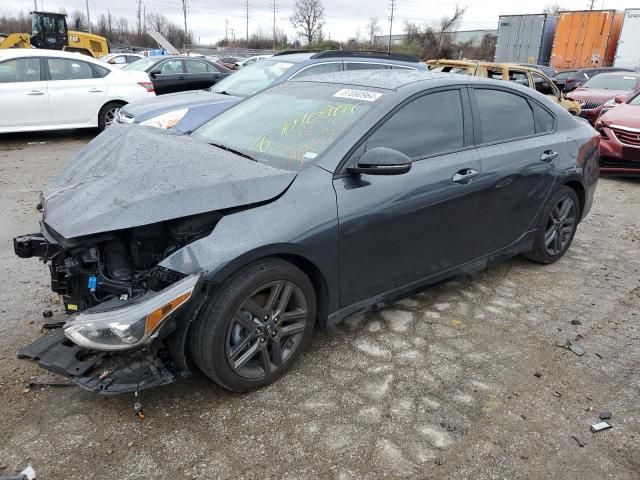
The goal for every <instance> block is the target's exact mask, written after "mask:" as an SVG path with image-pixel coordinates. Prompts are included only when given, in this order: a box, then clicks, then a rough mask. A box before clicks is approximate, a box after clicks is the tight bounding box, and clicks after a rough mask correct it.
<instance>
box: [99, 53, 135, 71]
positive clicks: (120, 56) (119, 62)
mask: <svg viewBox="0 0 640 480" xmlns="http://www.w3.org/2000/svg"><path fill="white" fill-rule="evenodd" d="M141 58H144V57H143V56H142V55H138V54H137V53H108V54H106V55H103V56H102V57H100V58H99V60H100V61H101V62H104V63H108V64H109V65H111V66H113V67H115V68H122V67H124V66H126V65H129V64H130V63H133V62H136V61H138V60H140V59H141Z"/></svg>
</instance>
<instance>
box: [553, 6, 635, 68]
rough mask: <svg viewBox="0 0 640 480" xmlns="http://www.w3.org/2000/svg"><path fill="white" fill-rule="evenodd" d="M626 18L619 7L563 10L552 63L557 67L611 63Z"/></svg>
mask: <svg viewBox="0 0 640 480" xmlns="http://www.w3.org/2000/svg"><path fill="white" fill-rule="evenodd" d="M623 20H624V13H623V12H618V11H616V10H587V11H581V12H560V13H559V18H558V28H557V29H556V38H555V40H554V42H553V49H552V50H551V65H552V66H553V67H554V68H556V69H557V70H562V69H566V68H588V67H610V66H612V65H613V59H614V57H615V54H616V48H617V46H618V40H619V39H620V30H621V29H622V21H623Z"/></svg>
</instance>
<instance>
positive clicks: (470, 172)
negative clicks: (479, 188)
mask: <svg viewBox="0 0 640 480" xmlns="http://www.w3.org/2000/svg"><path fill="white" fill-rule="evenodd" d="M478 175H480V172H479V171H478V170H474V169H473V168H463V169H462V170H460V171H458V172H456V174H455V175H454V176H453V177H452V178H451V181H452V182H455V183H461V184H463V185H466V184H467V183H469V182H470V181H471V180H473V179H474V178H476V177H477V176H478Z"/></svg>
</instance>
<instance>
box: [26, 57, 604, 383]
mask: <svg viewBox="0 0 640 480" xmlns="http://www.w3.org/2000/svg"><path fill="white" fill-rule="evenodd" d="M266 61H267V60H264V61H263V62H266ZM259 63H262V62H259ZM248 68H250V67H248ZM241 72H242V70H241ZM472 105H473V108H472ZM434 112H435V113H436V114H434ZM599 140H600V135H598V133H597V132H596V131H595V130H593V128H591V127H590V126H589V125H588V124H587V123H586V122H582V121H578V120H577V119H575V118H574V117H572V116H571V115H569V114H568V113H567V112H566V110H564V109H563V108H561V107H560V106H558V105H557V104H556V103H554V102H552V101H550V100H549V99H548V98H546V97H545V96H543V95H540V94H539V93H537V92H534V91H532V90H531V89H529V88H526V87H522V86H519V85H515V84H513V83H508V82H498V81H492V80H485V79H478V78H470V77H467V76H462V75H440V74H429V73H424V72H405V71H403V72H399V71H384V72H381V71H376V72H374V71H367V72H362V71H351V72H340V73H333V74H327V75H319V76H316V77H311V76H309V77H303V78H301V79H296V80H295V81H291V82H286V83H284V84H280V85H275V86H273V87H271V88H269V89H268V90H265V91H263V92H261V93H258V94H256V95H254V96H252V97H250V98H247V99H246V100H245V101H243V102H242V103H240V104H238V105H236V106H235V107H233V108H231V109H229V110H227V111H225V112H223V113H221V114H220V115H219V116H217V117H216V118H214V119H212V120H210V121H209V122H207V123H206V124H204V125H203V126H202V127H201V128H199V129H198V130H196V131H195V132H193V133H192V134H191V135H184V134H180V133H177V132H173V131H168V130H161V129H155V128H144V127H140V126H131V125H124V126H121V125H118V126H117V127H112V128H110V129H108V130H107V131H106V132H105V133H104V134H102V135H100V136H99V137H98V138H96V139H95V140H94V141H93V142H92V143H91V144H89V145H88V146H87V147H85V148H84V149H83V150H82V151H81V152H80V154H79V155H78V156H77V157H76V158H75V160H73V161H72V162H71V164H70V165H69V166H68V167H67V168H66V169H64V170H63V171H62V172H61V173H60V174H59V176H58V177H57V178H56V179H55V180H54V182H53V184H52V185H51V186H50V187H49V188H48V189H47V190H46V191H45V192H44V193H43V195H42V205H43V210H44V212H45V215H44V218H43V220H42V222H41V223H40V226H41V227H40V228H41V231H40V232H39V233H35V234H32V235H27V236H22V237H17V238H15V239H14V249H15V252H16V254H17V255H18V256H20V257H23V258H26V257H44V258H45V259H46V260H47V261H48V262H49V264H50V267H51V277H52V278H51V280H52V288H53V290H54V291H56V292H58V293H59V294H61V295H62V300H63V305H65V307H66V309H67V311H68V312H70V313H72V314H73V315H72V316H71V317H69V319H68V321H67V322H66V324H65V326H64V328H61V329H59V330H57V331H56V332H52V333H50V334H49V335H47V336H46V337H45V339H46V340H42V339H41V340H37V341H36V342H34V343H32V344H31V345H29V346H27V347H25V348H24V349H22V350H21V352H20V354H19V355H20V356H21V357H26V358H34V359H40V365H41V366H42V367H44V368H47V369H50V370H53V371H55V372H56V373H58V374H63V375H66V376H68V377H70V378H71V379H72V380H73V381H74V382H76V383H77V384H79V385H81V386H82V387H83V388H85V389H88V390H92V391H94V392H99V393H101V394H112V393H120V392H125V391H137V390H138V389H144V388H149V387H153V386H158V385H162V384H166V383H170V382H173V381H175V380H176V379H179V378H183V377H184V376H186V375H188V373H189V368H190V367H189V365H190V364H195V365H196V366H197V367H198V368H199V369H200V370H202V372H203V373H204V374H206V375H207V376H208V377H209V378H211V379H212V380H213V381H215V382H217V383H218V384H220V385H221V386H223V387H224V388H226V389H229V390H232V391H237V392H244V391H248V390H252V389H255V388H259V387H262V386H264V385H267V384H269V383H271V382H273V381H274V380H276V379H277V378H278V377H280V376H281V375H282V374H283V373H285V372H286V371H287V370H288V369H289V368H290V367H291V365H292V364H293V363H294V362H295V361H296V359H297V358H298V357H299V355H300V354H301V353H302V351H303V350H304V349H305V347H306V346H307V345H308V343H309V341H310V340H311V335H312V331H313V329H314V325H315V324H316V322H318V323H319V324H320V325H322V326H327V325H335V324H337V323H339V322H340V321H342V320H343V319H345V318H346V317H348V316H349V315H352V314H355V313H360V312H363V311H366V310H367V309H369V308H371V307H373V306H379V305H384V304H386V303H390V302H392V301H395V300H396V299H397V298H399V297H402V296H403V295H407V294H408V293H409V292H413V291H415V290H416V289H419V288H422V287H425V286H427V285H430V284H433V283H435V282H438V281H441V280H443V279H445V278H448V277H451V276H454V275H457V274H459V273H461V272H465V273H468V272H470V271H474V270H476V269H481V268H484V267H485V266H487V265H490V264H494V263H497V262H499V261H502V260H505V259H507V258H510V257H512V256H514V255H518V254H524V255H525V256H526V257H528V258H529V259H531V260H533V261H536V262H539V263H542V264H548V263H553V262H555V261H557V260H558V259H560V258H561V257H562V256H563V255H564V254H565V252H566V251H567V249H568V248H569V246H570V245H571V241H572V239H573V236H574V235H575V233H576V229H577V227H578V224H579V222H580V221H581V220H582V219H583V218H584V217H585V216H586V215H587V213H588V212H589V210H590V208H591V205H592V202H593V197H594V192H595V188H596V183H597V179H598V142H599ZM186 159H188V161H185V160H186ZM569 262H570V261H569ZM189 359H191V360H192V361H193V363H191V362H190V360H189Z"/></svg>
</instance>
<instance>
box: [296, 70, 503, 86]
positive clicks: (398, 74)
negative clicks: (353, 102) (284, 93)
mask: <svg viewBox="0 0 640 480" xmlns="http://www.w3.org/2000/svg"><path fill="white" fill-rule="evenodd" d="M479 80H485V79H480V78H479V77H469V76H466V75H458V74H455V73H439V72H437V73H436V72H424V71H418V70H416V71H413V70H411V71H410V70H391V71H389V70H350V71H345V72H333V73H323V74H320V75H311V76H308V77H301V78H299V79H293V80H290V81H291V82H315V83H331V84H336V85H344V86H354V87H365V88H378V89H383V90H400V89H401V88H403V87H406V86H409V85H414V84H417V83H423V84H430V85H434V84H446V83H457V84H466V83H471V82H476V81H479ZM504 83H506V82H503V81H500V82H499V84H504Z"/></svg>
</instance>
